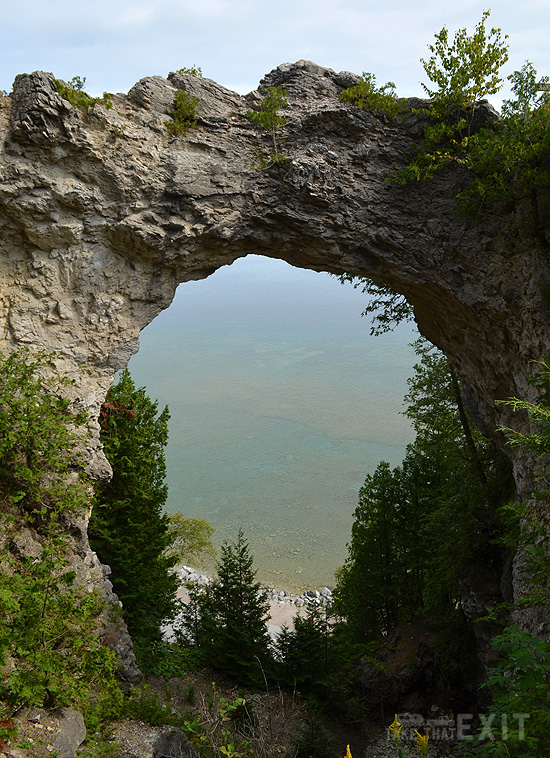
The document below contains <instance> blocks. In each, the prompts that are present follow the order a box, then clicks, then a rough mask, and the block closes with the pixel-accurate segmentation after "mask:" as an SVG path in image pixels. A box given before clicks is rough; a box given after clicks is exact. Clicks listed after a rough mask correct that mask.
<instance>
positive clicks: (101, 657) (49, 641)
mask: <svg viewBox="0 0 550 758" xmlns="http://www.w3.org/2000/svg"><path fill="white" fill-rule="evenodd" d="M65 553H66V546H65V544H64V540H63V539H62V538H61V536H59V535H57V534H55V532H52V533H50V534H49V535H48V536H47V538H45V540H44V545H43V547H42V554H41V556H40V558H39V559H34V560H30V559H28V560H26V561H24V562H23V563H22V565H19V566H17V565H16V564H15V563H14V561H8V562H7V563H6V562H4V566H3V569H2V573H1V574H0V612H1V616H2V619H3V624H2V629H1V630H0V657H1V661H0V662H1V663H3V664H5V663H6V656H9V657H10V658H11V659H12V662H13V663H14V666H13V667H8V669H7V671H6V672H5V674H4V676H3V677H2V679H1V680H0V699H1V700H3V701H4V702H5V703H7V704H9V706H10V708H11V709H12V710H16V709H17V708H19V707H21V706H23V705H28V706H38V705H40V706H42V705H43V706H47V707H53V706H57V705H70V704H71V703H73V702H78V703H84V702H85V701H86V699H87V694H88V690H89V687H90V685H91V684H92V683H95V684H99V683H100V682H101V684H102V686H104V685H105V683H106V682H108V680H109V679H111V680H112V679H113V673H114V670H115V668H116V662H115V660H114V655H113V654H112V653H111V652H110V651H109V650H107V648H105V647H103V646H101V644H100V642H99V639H98V637H97V635H96V634H95V628H96V625H97V617H98V615H99V613H100V612H101V610H102V604H101V602H100V601H99V600H98V598H97V596H96V595H94V594H90V593H88V592H87V591H86V590H84V589H83V588H80V587H78V585H77V584H76V583H75V573H74V571H72V570H71V569H70V566H69V562H68V560H67V558H66V557H65Z"/></svg>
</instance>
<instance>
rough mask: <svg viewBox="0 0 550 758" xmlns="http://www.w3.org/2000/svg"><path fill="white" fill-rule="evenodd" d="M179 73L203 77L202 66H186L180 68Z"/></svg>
mask: <svg viewBox="0 0 550 758" xmlns="http://www.w3.org/2000/svg"><path fill="white" fill-rule="evenodd" d="M178 74H191V75H192V76H200V77H202V68H201V67H200V66H194V65H193V66H184V67H183V68H178Z"/></svg>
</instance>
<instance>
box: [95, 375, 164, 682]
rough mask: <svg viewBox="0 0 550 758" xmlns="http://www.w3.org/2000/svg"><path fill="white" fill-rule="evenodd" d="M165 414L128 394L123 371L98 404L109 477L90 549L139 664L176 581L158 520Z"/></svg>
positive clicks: (139, 393)
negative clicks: (118, 605)
mask: <svg viewBox="0 0 550 758" xmlns="http://www.w3.org/2000/svg"><path fill="white" fill-rule="evenodd" d="M168 419H169V412H168V408H165V409H164V410H163V411H162V412H161V413H160V414H158V413H157V402H156V401H155V402H153V401H152V400H150V398H149V397H148V396H147V394H146V392H145V389H144V388H140V389H136V387H135V384H134V382H133V381H132V379H131V377H130V374H129V372H128V371H124V372H123V373H122V374H121V376H120V379H119V381H118V383H117V384H115V385H113V387H111V389H110V390H109V392H108V393H107V397H106V400H105V403H104V404H103V407H102V411H101V416H100V423H101V441H102V443H103V447H104V451H105V455H106V456H107V458H108V460H109V462H110V464H111V466H112V468H113V478H112V480H111V481H110V482H109V483H108V484H105V485H103V486H101V487H99V488H98V491H97V498H96V503H95V507H94V511H93V514H92V518H91V520H90V528H89V534H90V544H91V545H92V548H93V549H94V550H95V551H96V552H97V554H98V556H99V558H100V560H101V561H102V562H103V563H107V564H108V565H109V566H110V567H111V570H112V574H111V580H112V582H113V586H114V589H115V592H116V593H117V594H118V596H119V597H120V599H121V601H122V603H123V606H124V617H125V620H126V622H127V624H128V629H129V631H130V634H131V636H132V639H133V641H134V644H135V646H136V653H137V656H138V660H139V662H140V665H141V666H142V667H144V668H147V657H148V656H149V655H150V652H151V649H152V648H153V647H154V645H155V643H157V642H160V640H161V631H160V628H161V624H162V622H163V620H164V619H165V618H166V617H169V616H170V615H171V613H172V612H173V606H174V602H175V597H176V589H177V578H176V576H175V575H173V574H172V573H171V571H170V569H171V567H172V566H173V565H174V563H175V561H176V559H175V558H171V557H167V556H166V554H165V550H166V548H167V547H168V546H169V544H170V536H169V525H170V522H169V518H168V516H167V515H166V514H164V513H163V510H162V509H163V506H164V504H165V502H166V497H167V494H168V488H167V485H166V483H165V474H166V465H165V460H164V447H165V445H166V443H167V440H168Z"/></svg>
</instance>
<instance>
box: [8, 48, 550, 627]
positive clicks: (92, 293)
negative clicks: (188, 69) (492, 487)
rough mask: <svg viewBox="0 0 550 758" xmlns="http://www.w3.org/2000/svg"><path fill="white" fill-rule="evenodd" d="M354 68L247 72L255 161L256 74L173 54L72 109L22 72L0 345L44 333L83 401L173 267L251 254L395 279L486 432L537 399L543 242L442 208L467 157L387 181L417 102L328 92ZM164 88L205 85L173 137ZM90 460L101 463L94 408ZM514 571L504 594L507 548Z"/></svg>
mask: <svg viewBox="0 0 550 758" xmlns="http://www.w3.org/2000/svg"><path fill="white" fill-rule="evenodd" d="M356 81H357V77H356V76H355V75H354V74H350V73H349V72H342V73H336V72H334V71H331V70H330V69H326V68H323V67H321V66H318V65H317V64H314V63H311V62H308V61H299V62H298V63H295V64H284V65H282V66H279V67H278V68H277V69H275V70H274V71H272V72H271V73H270V74H268V75H267V76H266V77H265V79H264V80H263V81H262V83H261V87H265V86H272V85H276V84H280V85H282V86H284V87H285V88H286V89H287V91H288V100H289V104H288V107H287V108H286V109H285V115H286V116H287V119H288V123H287V126H286V128H285V134H284V137H285V141H284V145H283V148H282V149H283V150H284V153H285V154H286V155H287V156H288V159H289V160H288V163H285V164H283V165H278V166H273V167H271V168H269V169H267V170H264V171H257V170H255V168H254V163H255V160H256V155H257V153H258V151H261V150H264V151H266V150H268V149H269V139H268V137H267V136H266V135H265V134H263V133H262V132H261V130H260V129H259V128H258V127H257V126H256V125H255V124H254V123H252V122H251V121H250V120H249V119H248V118H247V117H246V112H247V111H248V110H249V109H250V108H254V107H258V103H259V102H260V100H259V94H258V92H256V93H251V94H250V95H248V96H246V97H241V96H239V95H238V94H236V93H234V92H230V91H229V90H226V89H224V88H223V87H220V86H219V85H218V84H216V83H215V82H212V81H210V80H208V79H202V78H199V77H195V76H192V75H186V74H182V73H175V74H171V75H170V76H169V78H168V79H163V78H162V77H151V78H147V79H143V80H141V81H140V82H138V84H136V85H135V87H133V88H132V90H131V91H130V92H129V94H128V95H127V96H124V95H116V96H115V97H114V98H113V105H114V107H113V109H112V110H106V109H105V108H103V107H102V106H98V107H97V108H96V110H95V112H94V113H93V114H85V113H83V112H82V111H79V110H77V109H75V108H73V106H71V105H70V104H69V103H68V102H66V101H64V100H63V99H62V98H61V97H60V95H59V94H58V93H57V90H56V88H55V85H54V83H53V77H52V75H51V74H47V73H44V72H35V73H33V74H29V75H27V74H24V75H21V76H19V77H17V78H16V80H15V82H14V88H13V93H12V94H11V96H10V97H4V98H0V252H1V255H0V282H1V284H0V347H1V349H4V350H7V349H11V348H14V347H20V346H22V345H28V346H31V347H32V348H45V349H47V350H52V349H55V350H58V351H59V352H60V354H61V356H62V358H61V359H60V361H59V370H60V371H64V372H66V373H70V374H71V375H72V376H74V377H75V378H76V380H77V383H76V384H75V386H74V390H73V399H74V402H75V405H76V406H77V407H80V408H82V409H86V411H87V412H88V413H89V416H90V418H91V419H92V420H95V419H96V418H97V415H98V410H99V407H100V404H101V402H102V400H103V398H104V396H105V392H106V390H107V389H108V387H109V385H110V384H111V382H112V379H113V377H114V373H115V371H116V370H118V369H120V368H122V367H124V366H126V364H127V362H128V360H129V358H130V357H131V355H133V354H134V353H135V352H136V351H137V349H138V345H139V332H140V330H141V329H142V328H143V327H144V326H146V325H147V324H148V323H149V322H150V321H151V320H152V319H153V318H154V317H155V316H156V315H157V314H158V313H160V311H162V310H163V309H164V308H166V307H168V305H169V304H170V302H171V300H172V298H173V295H174V292H175V289H176V287H177V285H178V284H179V283H180V282H182V281H187V280H191V279H200V278H203V277H205V276H208V275H209V274H211V273H212V272H214V271H215V270H216V269H217V268H219V267H220V266H222V265H225V264H229V263H231V262H233V261H234V260H235V259H236V258H238V257H240V256H244V255H247V254H248V253H260V254H265V255H269V256H272V257H277V258H282V259H284V260H286V261H288V262H289V263H291V264H293V265H295V266H302V267H306V268H311V269H313V270H317V271H320V270H324V271H330V272H333V273H336V274H338V273H342V272H352V273H356V274H360V275H365V276H369V277H371V278H372V279H374V280H376V281H378V282H383V283H385V284H387V285H389V286H391V287H392V288H394V289H396V290H398V291H399V292H402V293H403V294H405V295H406V296H407V298H408V299H409V301H410V302H411V303H412V305H413V306H414V311H415V317H416V320H417V323H418V326H419V328H420V330H421V332H422V333H423V334H425V335H426V336H427V337H428V338H429V339H431V340H432V341H433V342H434V343H435V344H436V345H438V346H439V347H440V348H442V349H443V350H444V351H445V352H446V354H447V355H448V356H449V358H450V360H451V361H452V363H453V365H454V366H455V367H456V369H457V371H458V373H459V374H460V376H461V377H462V379H463V381H464V387H465V389H466V391H467V395H468V400H469V407H470V408H471V409H472V410H473V411H474V412H475V415H476V418H477V419H478V422H479V423H480V424H482V425H483V426H484V428H485V429H486V430H487V431H488V432H490V433H491V434H493V436H495V437H496V438H497V439H499V435H498V433H496V432H495V429H496V428H497V427H498V426H499V425H505V426H509V425H512V426H515V427H519V428H520V429H522V430H527V429H528V424H527V420H526V419H525V418H519V420H518V419H516V418H512V414H511V411H510V409H509V408H508V407H506V406H502V405H495V400H502V399H506V398H508V397H511V396H519V397H523V398H527V399H533V398H534V392H533V388H532V387H531V386H530V385H529V384H528V381H527V380H528V377H529V375H530V374H531V373H532V372H533V365H532V363H531V361H533V360H536V359H539V358H540V357H541V356H544V355H547V354H550V330H549V317H550V309H549V307H548V305H547V303H546V301H545V299H544V297H543V294H542V293H543V290H544V286H542V285H543V284H544V283H545V282H548V281H550V258H549V257H548V256H547V255H544V254H542V253H541V252H540V251H539V250H537V249H534V248H531V247H529V245H527V244H526V245H525V246H524V248H523V249H522V251H521V252H518V253H517V254H516V255H515V256H513V257H510V256H507V255H503V254H502V249H503V245H504V243H506V241H507V231H506V223H505V221H506V219H505V218H503V217H501V216H499V215H497V214H491V213H488V214H486V215H485V216H484V217H483V219H482V220H481V221H480V223H479V224H473V223H471V222H470V221H468V220H466V219H464V218H463V217H461V216H460V215H457V214H456V213H455V212H454V211H455V208H456V200H455V198H456V194H457V191H459V190H460V189H461V188H462V187H464V186H465V184H467V182H468V181H469V177H468V174H467V172H466V170H465V169H462V168H460V167H457V169H456V171H451V170H449V171H446V172H444V173H441V175H439V176H436V177H435V178H434V179H433V180H431V181H429V182H422V183H415V184H408V185H405V186H401V185H398V184H388V183H387V181H386V180H387V178H388V177H391V176H392V175H394V174H395V173H396V172H397V171H398V170H399V169H401V168H403V167H404V166H405V165H406V163H407V160H408V157H409V155H410V154H411V151H412V150H413V149H414V146H415V144H416V142H417V140H418V139H419V135H420V133H421V118H422V117H419V116H417V115H415V114H414V113H413V112H412V110H411V111H410V113H409V114H408V115H407V118H406V119H405V120H404V121H403V122H392V121H389V120H388V119H386V118H383V117H382V118H380V117H377V116H376V115H374V114H372V113H369V112H366V111H359V110H357V109H356V108H354V107H353V106H350V105H345V104H342V103H340V102H339V100H338V95H339V93H340V92H341V91H342V89H343V88H344V87H347V86H349V85H350V84H354V83H356ZM261 87H260V91H261ZM178 88H180V89H185V90H186V91H188V92H189V93H190V94H192V95H194V96H197V97H199V99H200V105H199V114H198V119H197V127H196V129H194V130H192V131H191V132H190V133H189V134H188V135H187V137H185V138H180V137H170V135H169V134H168V133H167V131H166V126H165V122H166V121H167V120H168V119H169V116H168V111H169V110H170V109H171V103H172V102H173V97H174V96H175V94H176V92H177V90H178ZM411 105H412V106H418V102H415V103H411ZM480 112H481V111H480ZM483 112H484V117H485V118H488V119H490V118H494V115H493V114H491V113H490V112H489V111H488V110H487V109H485V110H484V111H483ZM120 135H122V136H120ZM182 328H185V325H182ZM82 368H85V369H86V373H81V372H80V369H82ZM94 423H95V422H94ZM501 441H502V440H501ZM508 454H509V455H510V456H511V457H513V463H514V472H515V477H516V483H517V486H518V491H519V492H520V494H526V493H528V492H529V491H530V487H531V484H532V472H533V464H532V461H531V460H529V458H528V456H527V455H526V453H525V452H524V451H523V450H521V449H520V448H514V449H508ZM88 470H89V471H90V473H91V475H92V476H93V477H95V478H96V479H98V480H101V479H104V478H105V477H107V476H108V475H109V466H108V464H107V463H106V461H105V459H104V458H103V456H102V454H101V449H100V445H99V440H98V429H97V425H96V428H95V436H94V438H93V440H92V441H91V442H90V444H89V445H88ZM538 507H540V508H543V507H544V506H543V504H539V506H538ZM82 539H83V540H84V542H82V546H83V547H82V550H81V555H85V553H86V550H87V548H86V545H85V544H84V543H85V536H84V535H83V537H82ZM514 576H515V591H516V594H517V593H519V592H521V590H522V587H523V584H524V578H523V575H522V572H521V561H520V560H519V561H518V563H517V566H516V571H515V575H514ZM538 623H541V621H540V619H538V620H537V624H538Z"/></svg>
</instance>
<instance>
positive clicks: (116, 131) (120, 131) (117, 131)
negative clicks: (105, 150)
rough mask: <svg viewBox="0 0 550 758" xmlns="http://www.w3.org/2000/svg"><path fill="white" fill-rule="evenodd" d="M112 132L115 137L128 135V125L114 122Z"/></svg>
mask: <svg viewBox="0 0 550 758" xmlns="http://www.w3.org/2000/svg"><path fill="white" fill-rule="evenodd" d="M111 133H112V135H113V137H124V136H126V127H125V126H120V124H113V125H112V127H111Z"/></svg>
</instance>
